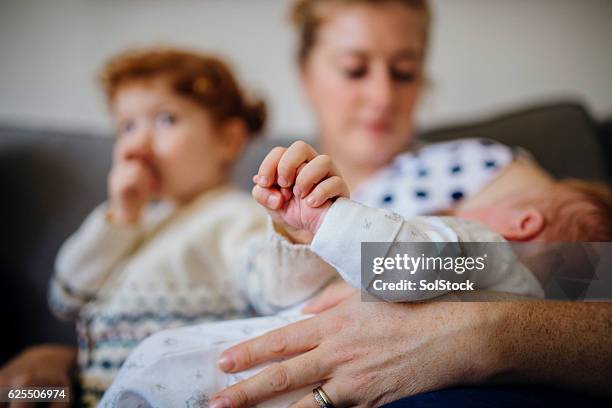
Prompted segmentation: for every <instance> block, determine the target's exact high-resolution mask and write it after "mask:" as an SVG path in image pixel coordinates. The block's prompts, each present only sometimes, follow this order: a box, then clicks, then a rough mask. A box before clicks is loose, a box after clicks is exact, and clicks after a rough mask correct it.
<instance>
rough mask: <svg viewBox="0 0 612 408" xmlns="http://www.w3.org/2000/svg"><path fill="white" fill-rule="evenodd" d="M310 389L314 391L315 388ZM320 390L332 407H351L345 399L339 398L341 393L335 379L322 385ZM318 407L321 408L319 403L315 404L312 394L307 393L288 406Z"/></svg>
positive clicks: (292, 407)
mask: <svg viewBox="0 0 612 408" xmlns="http://www.w3.org/2000/svg"><path fill="white" fill-rule="evenodd" d="M312 388H313V390H314V389H315V388H316V387H315V386H313V387H312ZM321 388H322V389H323V392H325V395H326V396H327V398H329V399H330V400H331V403H332V404H333V405H334V407H336V408H342V407H346V406H350V405H351V404H350V403H349V402H348V401H347V400H346V399H345V398H341V397H340V394H341V392H339V389H340V387H339V384H338V383H337V382H336V380H335V379H331V380H329V381H328V382H326V383H325V384H323V385H322V386H321ZM320 407H321V406H320V405H319V403H317V401H316V399H315V396H314V393H313V392H309V393H308V395H305V396H304V397H302V398H301V399H300V400H298V401H297V402H295V403H293V404H291V405H290V408H320Z"/></svg>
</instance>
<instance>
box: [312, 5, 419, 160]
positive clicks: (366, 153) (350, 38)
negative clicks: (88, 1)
mask: <svg viewBox="0 0 612 408" xmlns="http://www.w3.org/2000/svg"><path fill="white" fill-rule="evenodd" d="M327 17H328V18H326V19H325V20H324V22H323V23H322V24H321V25H320V26H319V30H318V32H317V40H316V44H315V46H314V48H313V49H312V51H311V53H310V54H309V55H308V56H307V59H306V60H305V62H304V64H303V66H302V72H301V74H302V82H303V85H304V87H305V90H306V94H307V96H308V99H309V102H310V103H311V104H312V107H313V109H314V113H315V115H316V117H317V119H318V121H319V126H320V132H321V134H320V137H321V142H322V147H323V148H324V149H325V150H326V153H328V154H333V155H334V156H335V157H338V158H342V159H343V160H344V161H349V162H351V163H354V164H355V165H363V166H368V167H379V166H382V165H385V164H386V163H388V162H389V161H390V160H391V159H392V158H393V157H394V156H395V155H396V154H397V153H398V152H400V151H402V150H403V149H404V148H405V147H406V145H407V144H408V142H409V141H410V138H411V137H412V126H413V112H414V108H415V105H416V103H417V100H418V96H419V93H420V90H421V88H422V86H423V81H424V79H423V51H424V50H423V46H424V38H423V33H424V30H423V21H422V20H423V19H422V16H421V14H419V13H418V12H416V11H413V10H411V9H410V8H408V7H406V6H403V5H401V4H399V3H394V2H389V3H383V4H378V5H367V4H357V5H351V6H344V7H338V8H337V9H336V10H333V11H332V12H331V13H330V14H329V15H328V16H327Z"/></svg>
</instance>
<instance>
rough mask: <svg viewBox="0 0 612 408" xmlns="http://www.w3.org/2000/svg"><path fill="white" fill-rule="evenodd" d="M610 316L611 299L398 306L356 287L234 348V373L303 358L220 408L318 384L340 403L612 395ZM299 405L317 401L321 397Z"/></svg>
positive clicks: (227, 359) (222, 397)
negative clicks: (448, 394) (497, 386)
mask: <svg viewBox="0 0 612 408" xmlns="http://www.w3.org/2000/svg"><path fill="white" fill-rule="evenodd" d="M501 296H503V297H507V295H501ZM611 321H612V307H611V306H610V305H609V304H576V303H572V304H569V303H568V304H563V303H544V302H540V303H531V302H529V303H517V302H487V303H485V302H427V303H419V304H392V303H373V302H361V301H360V294H358V293H356V294H354V295H353V296H352V297H350V298H349V299H347V300H346V301H344V302H343V303H341V304H340V305H338V306H337V307H334V308H333V309H330V310H327V311H325V312H323V313H321V314H319V315H317V316H315V317H313V318H311V319H308V320H304V321H301V322H298V323H294V324H292V325H289V326H286V327H284V328H282V329H279V330H275V331H272V332H270V333H268V334H265V335H263V336H261V337H259V338H256V339H253V340H250V341H247V342H245V343H243V344H240V345H237V346H235V347H232V348H230V349H228V350H226V351H225V352H224V353H223V355H222V359H221V360H220V366H221V368H223V369H224V370H225V371H228V372H235V371H241V370H244V369H246V368H248V367H252V366H255V365H257V364H260V363H262V362H269V361H271V360H274V359H277V358H280V357H289V356H293V355H297V356H296V357H293V358H290V359H288V360H285V361H282V362H280V363H276V364H273V365H271V366H270V367H268V368H267V369H265V370H263V371H262V372H261V373H259V374H258V375H256V376H254V377H252V378H251V379H249V380H246V381H243V382H240V383H238V384H236V385H234V386H231V387H229V388H227V389H226V390H223V391H221V392H220V393H218V394H217V395H216V396H215V399H214V400H213V405H212V407H213V408H227V407H232V408H237V407H247V406H251V405H254V404H256V403H258V402H260V401H264V400H267V399H269V398H271V397H273V396H275V395H278V394H282V393H285V392H287V391H289V390H292V389H296V388H299V387H302V386H306V385H309V384H315V383H318V382H322V383H323V389H324V390H325V392H326V393H327V394H328V395H329V396H330V397H331V399H332V401H333V402H334V404H335V405H336V406H337V407H343V406H350V405H357V406H363V407H370V406H380V405H382V404H384V403H387V402H391V401H394V400H397V399H400V398H403V397H407V396H410V395H414V394H418V393H421V392H426V391H432V390H438V389H443V388H448V387H452V386H457V385H465V384H487V383H499V382H503V383H526V382H529V383H530V384H535V383H537V384H543V385H552V386H559V385H561V386H563V387H568V388H572V389H575V390H578V391H583V392H592V393H600V394H610V393H611V391H610V390H612V386H611V385H612V374H611V371H612V368H611V367H612V352H611V350H612V343H611V342H612V340H611V339H612V332H611V331H612V329H611ZM296 406H298V407H312V406H313V402H312V395H308V396H306V397H304V399H303V400H301V401H300V402H299V403H298V404H297V405H296Z"/></svg>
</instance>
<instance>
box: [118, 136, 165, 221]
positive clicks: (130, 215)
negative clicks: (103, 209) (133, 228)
mask: <svg viewBox="0 0 612 408" xmlns="http://www.w3.org/2000/svg"><path fill="white" fill-rule="evenodd" d="M157 184H158V183H157V179H156V177H155V176H154V174H153V170H152V169H151V167H150V166H149V165H148V164H147V163H146V161H145V160H144V159H143V158H140V157H134V156H129V155H125V154H122V152H121V151H120V149H119V148H118V149H117V150H116V152H115V160H114V163H113V167H112V169H111V171H110V174H109V176H108V195H109V206H108V214H109V219H110V221H111V222H112V223H113V224H115V225H121V226H128V225H134V224H137V223H138V222H139V221H140V218H141V214H142V210H143V209H144V208H145V206H146V205H147V203H148V201H149V200H150V199H151V196H152V194H153V192H154V191H156V190H157Z"/></svg>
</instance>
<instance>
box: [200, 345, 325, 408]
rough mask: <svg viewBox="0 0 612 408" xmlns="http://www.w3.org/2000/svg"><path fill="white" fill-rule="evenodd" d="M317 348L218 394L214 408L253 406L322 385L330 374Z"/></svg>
mask: <svg viewBox="0 0 612 408" xmlns="http://www.w3.org/2000/svg"><path fill="white" fill-rule="evenodd" d="M323 357H324V356H322V355H321V352H319V351H318V350H317V349H315V350H313V351H310V352H308V353H305V354H300V355H299V356H297V357H294V358H292V359H290V360H285V361H281V362H280V363H274V364H272V365H270V366H269V367H267V368H265V369H264V370H263V371H261V372H260V373H258V374H256V375H254V376H253V377H251V378H248V379H246V380H244V381H241V382H239V383H236V384H234V385H232V386H230V387H228V388H226V389H225V390H223V391H221V392H219V393H217V394H216V395H215V396H214V397H213V400H212V403H211V408H242V407H245V408H246V407H252V406H255V405H256V404H258V403H260V402H262V401H267V400H269V399H271V398H274V397H276V396H277V395H280V394H284V393H287V392H290V391H293V390H296V389H298V388H302V387H304V386H306V385H308V384H313V383H317V382H320V381H322V380H324V379H326V377H327V376H328V375H329V373H330V372H331V368H330V364H324V362H325V359H324V358H323Z"/></svg>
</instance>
